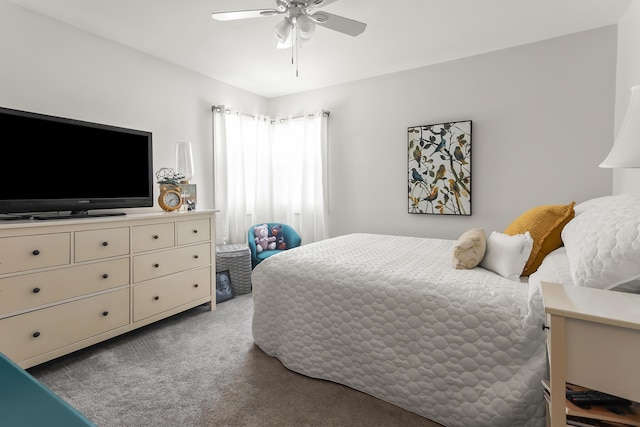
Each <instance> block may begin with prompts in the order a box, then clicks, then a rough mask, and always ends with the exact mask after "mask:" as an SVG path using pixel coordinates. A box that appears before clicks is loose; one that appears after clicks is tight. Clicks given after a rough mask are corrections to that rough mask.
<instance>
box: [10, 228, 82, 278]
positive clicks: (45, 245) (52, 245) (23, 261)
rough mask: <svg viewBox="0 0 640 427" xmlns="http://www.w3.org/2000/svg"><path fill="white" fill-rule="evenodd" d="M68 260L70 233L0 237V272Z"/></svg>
mask: <svg viewBox="0 0 640 427" xmlns="http://www.w3.org/2000/svg"><path fill="white" fill-rule="evenodd" d="M70 262H71V234H70V233H53V234H36V235H33V236H18V237H4V238H0V274H4V273H14V272H17V271H25V270H33V269H38V268H43V267H53V266H56V265H65V264H69V263H70Z"/></svg>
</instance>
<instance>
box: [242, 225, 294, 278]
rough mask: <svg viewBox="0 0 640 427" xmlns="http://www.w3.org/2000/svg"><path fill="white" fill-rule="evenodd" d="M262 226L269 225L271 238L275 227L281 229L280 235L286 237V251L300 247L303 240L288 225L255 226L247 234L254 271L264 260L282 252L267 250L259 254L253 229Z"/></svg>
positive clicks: (279, 250)
mask: <svg viewBox="0 0 640 427" xmlns="http://www.w3.org/2000/svg"><path fill="white" fill-rule="evenodd" d="M262 224H267V228H268V230H269V235H270V236H271V230H272V229H273V227H279V230H280V233H281V234H282V237H284V243H285V245H286V249H284V250H289V249H293V248H295V247H298V246H300V244H301V242H302V239H301V238H300V235H299V234H298V233H297V232H296V230H294V229H293V227H291V226H290V225H287V224H282V223H279V222H263V223H260V224H255V225H253V226H251V227H250V228H249V231H248V233H247V240H248V242H247V243H248V244H249V249H250V251H251V268H252V269H253V268H255V267H256V266H257V265H258V264H260V263H261V262H262V261H263V260H265V259H267V258H269V257H270V256H272V255H275V254H277V253H280V252H282V250H281V249H273V250H270V249H267V250H264V251H262V252H260V253H258V251H257V250H256V242H255V240H254V239H255V234H254V232H253V228H254V227H255V226H257V225H262ZM280 233H278V234H280Z"/></svg>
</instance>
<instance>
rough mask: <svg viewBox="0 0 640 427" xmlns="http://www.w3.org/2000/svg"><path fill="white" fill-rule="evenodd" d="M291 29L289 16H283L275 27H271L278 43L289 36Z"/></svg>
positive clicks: (285, 40)
mask: <svg viewBox="0 0 640 427" xmlns="http://www.w3.org/2000/svg"><path fill="white" fill-rule="evenodd" d="M292 30H293V24H292V23H291V20H289V18H285V19H283V20H282V21H280V22H279V23H278V24H277V25H276V26H275V27H273V30H271V31H272V32H273V35H274V37H275V38H276V40H277V41H278V43H286V42H287V39H289V38H291V31H292Z"/></svg>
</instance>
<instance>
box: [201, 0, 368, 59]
mask: <svg viewBox="0 0 640 427" xmlns="http://www.w3.org/2000/svg"><path fill="white" fill-rule="evenodd" d="M275 1H276V8H275V9H255V10H238V11H230V12H214V13H212V14H211V17H212V18H213V19H216V20H218V21H231V20H237V19H247V18H260V17H267V16H275V15H285V18H284V20H282V21H281V22H279V23H278V24H277V25H276V26H275V27H274V28H273V30H272V32H273V34H274V36H275V38H276V40H277V41H278V47H279V48H287V47H291V46H293V45H294V40H293V39H294V37H295V38H297V43H295V45H296V46H297V45H300V46H304V45H305V44H306V43H308V42H310V40H311V37H312V36H313V33H314V31H315V27H316V25H320V26H322V27H325V28H329V29H331V30H334V31H338V32H340V33H344V34H348V35H350V36H354V37H355V36H357V35H359V34H361V33H362V32H363V31H364V30H365V28H367V24H365V23H363V22H359V21H355V20H353V19H349V18H345V17H342V16H338V15H334V14H333V13H328V12H324V11H318V12H316V9H317V8H320V7H324V6H326V5H328V4H331V3H334V2H336V1H337V0H275Z"/></svg>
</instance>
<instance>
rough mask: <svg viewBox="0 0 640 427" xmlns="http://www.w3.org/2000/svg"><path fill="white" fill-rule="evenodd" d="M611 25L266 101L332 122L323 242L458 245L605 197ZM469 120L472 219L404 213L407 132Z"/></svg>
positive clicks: (274, 109) (281, 110) (276, 110)
mask: <svg viewBox="0 0 640 427" xmlns="http://www.w3.org/2000/svg"><path fill="white" fill-rule="evenodd" d="M616 39H617V29H616V27H615V26H609V27H604V28H600V29H596V30H592V31H588V32H583V33H578V34H573V35H569V36H565V37H560V38H555V39H551V40H546V41H543V42H539V43H534V44H529V45H524V46H520V47H515V48H510V49H506V50H501V51H497V52H493V53H488V54H483V55H478V56H474V57H469V58H465V59H461V60H456V61H452V62H448V63H444V64H439V65H434V66H429V67H424V68H419V69H415V70H410V71H405V72H400V73H395V74H390V75H386V76H382V77H377V78H372V79H367V80H361V81H358V82H355V83H349V84H344V85H340V86H335V87H329V88H326V89H321V90H316V91H311V92H307V93H303V94H296V95H291V96H285V97H281V98H275V99H271V100H270V101H269V108H270V113H271V114H272V115H280V114H286V113H289V112H291V110H292V109H293V110H297V111H309V110H312V109H316V108H325V109H328V110H330V111H331V118H330V122H329V132H330V139H329V144H330V149H329V150H330V156H329V157H330V159H329V168H330V175H329V176H330V183H329V185H330V193H329V199H330V207H329V209H330V233H331V235H332V236H335V235H341V234H346V233H351V232H379V233H390V234H404V235H416V236H434V237H443V238H457V237H458V235H459V234H460V233H462V232H463V231H465V230H466V229H469V228H472V227H481V228H484V229H485V230H486V231H487V232H490V231H492V230H497V231H502V230H504V228H505V227H506V226H507V225H508V224H509V223H510V222H511V221H512V220H513V219H514V218H515V217H516V216H518V215H519V214H521V213H522V212H524V211H525V210H527V209H529V208H531V207H533V206H537V205H541V204H565V203H569V202H570V201H576V202H580V201H583V200H586V199H588V198H591V197H595V196H601V195H605V194H611V187H612V176H611V172H610V171H607V170H603V169H600V168H598V164H599V163H600V162H601V161H602V159H604V157H605V156H606V154H607V152H608V150H609V149H610V147H611V144H612V138H613V111H614V94H615V67H616ZM457 120H472V121H473V142H472V147H473V149H472V159H473V160H472V162H473V163H472V168H473V170H472V179H473V181H472V186H473V188H472V192H473V200H472V209H473V215H472V216H469V217H453V216H434V215H416V214H408V213H407V205H408V201H407V127H409V126H415V125H421V124H429V123H442V122H446V121H457Z"/></svg>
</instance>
